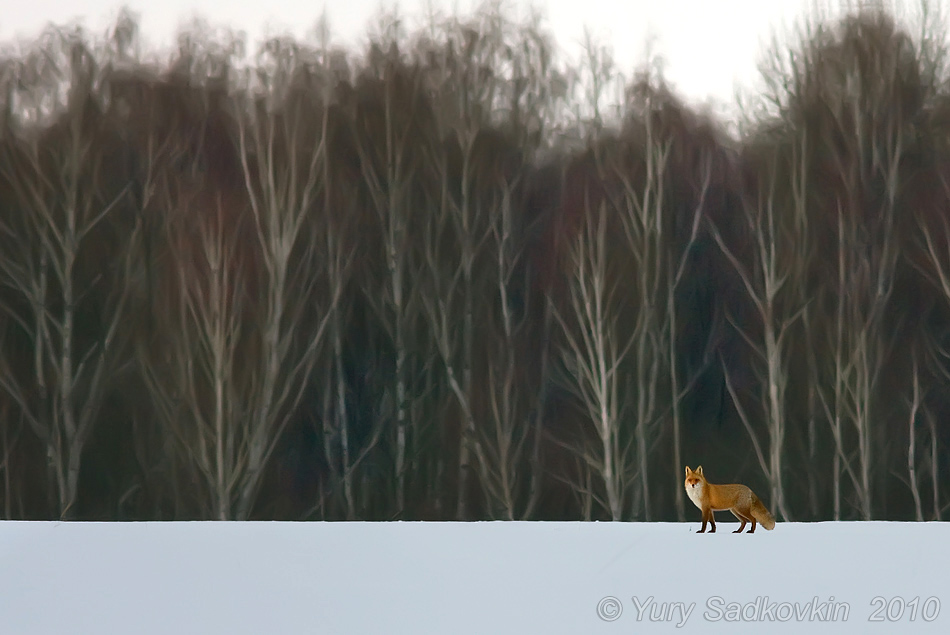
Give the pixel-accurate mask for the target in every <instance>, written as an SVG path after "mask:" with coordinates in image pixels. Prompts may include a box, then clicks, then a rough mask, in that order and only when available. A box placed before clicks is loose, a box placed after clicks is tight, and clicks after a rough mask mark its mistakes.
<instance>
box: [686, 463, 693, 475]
mask: <svg viewBox="0 0 950 635" xmlns="http://www.w3.org/2000/svg"><path fill="white" fill-rule="evenodd" d="M691 471H692V470H690V469H689V466H688V465H687V466H686V476H689V473H690V472H691Z"/></svg>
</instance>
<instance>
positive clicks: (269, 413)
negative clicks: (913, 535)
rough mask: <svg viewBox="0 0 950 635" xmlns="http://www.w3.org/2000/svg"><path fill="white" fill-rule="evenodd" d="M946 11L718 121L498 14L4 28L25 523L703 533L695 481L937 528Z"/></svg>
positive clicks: (1, 380) (652, 76) (814, 28)
mask: <svg viewBox="0 0 950 635" xmlns="http://www.w3.org/2000/svg"><path fill="white" fill-rule="evenodd" d="M922 7H923V8H924V10H922V11H920V12H918V15H916V16H915V17H914V19H913V20H910V19H905V18H902V17H899V16H895V15H894V14H893V13H891V12H888V11H887V10H884V9H880V8H878V9H870V8H868V9H860V10H855V11H852V12H851V13H847V14H842V15H841V16H835V17H827V16H825V17H822V16H817V15H816V16H814V17H812V18H807V19H805V18H803V19H802V20H801V21H800V23H799V24H798V26H796V27H795V28H794V29H791V30H790V31H789V34H788V36H787V37H785V38H775V39H774V41H773V43H772V45H771V48H769V50H767V51H765V52H764V53H763V55H762V60H761V81H760V83H759V86H758V88H757V89H756V90H757V92H756V93H755V94H752V95H750V96H749V97H748V99H747V100H746V101H745V102H744V103H743V105H742V108H741V112H740V114H739V115H737V117H736V119H735V121H732V122H730V121H727V120H726V118H724V117H723V116H722V115H717V114H715V113H714V112H712V110H711V109H710V108H708V107H704V106H701V105H696V104H691V103H690V102H688V101H687V100H685V99H684V98H682V97H680V96H679V95H678V93H677V91H676V90H675V87H673V86H671V85H670V84H669V82H667V81H666V80H665V79H664V75H663V69H662V64H661V63H660V60H658V59H646V60H644V61H643V64H642V65H641V66H640V67H638V68H635V69H625V68H620V67H619V66H618V64H616V63H615V62H614V61H613V58H612V55H611V52H610V50H609V49H607V48H605V47H603V46H600V45H599V44H598V43H597V42H596V40H595V39H594V38H592V37H588V39H587V41H586V46H585V48H584V51H585V52H584V54H583V55H582V56H581V57H580V58H579V59H578V60H576V61H570V60H567V58H566V56H564V55H563V53H562V52H561V51H560V50H559V49H558V47H557V44H556V42H555V41H554V39H553V37H552V36H551V35H550V33H549V32H548V31H547V30H546V27H545V24H544V21H543V19H542V18H540V17H538V16H535V15H531V16H529V17H527V18H515V17H513V16H511V15H509V14H506V13H505V12H504V11H502V10H500V9H498V7H497V5H486V6H485V7H483V8H481V9H479V10H477V11H474V12H473V13H471V14H468V15H456V16H437V15H433V16H431V17H430V18H429V19H428V21H427V22H426V24H425V25H424V26H423V27H420V28H418V29H416V30H415V31H410V30H409V29H407V28H406V27H405V26H404V24H406V23H405V21H404V20H402V19H401V18H400V16H398V15H395V14H391V15H386V16H383V17H381V18H380V20H379V24H378V26H377V27H373V28H370V29H368V32H367V43H366V45H365V47H364V48H363V49H361V50H351V49H347V48H344V47H340V46H336V45H334V44H333V40H332V38H331V37H330V35H331V29H330V28H329V26H328V25H327V23H326V22H325V21H324V22H320V24H319V28H317V29H316V30H315V34H314V36H313V37H312V38H310V39H309V40H298V39H294V38H291V37H272V38H271V39H269V40H267V41H265V42H264V43H263V44H262V45H261V46H260V47H259V48H257V49H254V50H251V47H250V46H249V45H248V43H247V42H246V41H244V39H243V38H242V37H241V36H240V35H239V34H235V33H230V32H227V31H222V30H220V29H218V30H216V29H214V28H212V27H211V26H209V25H207V24H201V23H195V25H193V27H192V28H190V29H185V30H183V31H182V32H181V34H180V36H179V37H178V40H177V42H176V43H175V46H174V47H172V48H169V49H168V50H167V51H164V52H158V51H153V50H146V47H145V46H144V44H143V43H142V38H141V35H140V31H139V25H138V21H137V18H136V16H135V15H134V14H132V13H129V12H123V13H121V14H120V16H119V18H118V19H117V20H116V21H115V23H114V25H113V26H112V27H111V28H110V30H109V31H108V33H104V34H95V33H91V32H89V31H88V30H87V29H85V28H83V27H81V26H77V25H75V24H72V25H59V26H54V25H51V26H50V27H49V28H47V29H46V30H45V31H44V32H43V33H42V34H40V35H39V36H37V37H36V38H35V39H34V40H32V41H29V42H20V43H19V44H17V45H12V44H10V45H7V46H5V47H3V48H2V49H0V111H2V115H0V477H2V483H0V500H2V504H0V515H2V517H3V518H5V519H63V520H146V519H148V520H152V519H155V520H189V519H208V520H214V519H216V520H248V519H251V520H269V519H280V520H613V521H676V520H679V521H683V520H696V519H698V517H699V512H698V510H696V509H694V508H693V507H692V504H691V503H690V502H689V500H688V499H687V497H686V496H685V493H684V491H683V470H684V466H686V465H690V466H692V467H695V466H696V465H697V464H701V465H703V467H704V470H705V472H706V474H707V475H708V477H709V479H710V480H711V481H712V482H719V483H723V482H742V483H745V484H747V485H749V486H750V487H752V489H753V490H755V491H756V492H757V494H758V495H759V496H760V498H762V499H763V501H765V503H766V504H767V505H768V506H769V508H770V509H771V510H772V511H773V513H774V514H775V516H776V518H777V519H778V520H780V521H814V520H870V519H877V520H881V519H887V520H940V519H942V518H943V517H944V515H945V513H946V511H947V508H948V507H950V487H943V486H942V485H941V484H946V483H948V476H950V452H948V448H950V426H948V425H947V424H946V423H945V421H946V417H947V416H948V415H950V390H948V389H950V66H948V57H947V52H948V50H950V48H948V38H947V32H946V28H945V26H944V25H945V24H946V23H947V16H945V15H943V14H941V13H940V12H939V11H938V10H937V8H935V7H933V6H930V7H929V8H928V5H926V4H924V5H922ZM697 54H700V53H699V52H697Z"/></svg>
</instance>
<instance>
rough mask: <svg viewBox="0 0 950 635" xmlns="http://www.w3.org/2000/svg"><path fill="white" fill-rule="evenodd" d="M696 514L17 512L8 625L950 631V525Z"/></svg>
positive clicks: (0, 554) (390, 630)
mask: <svg viewBox="0 0 950 635" xmlns="http://www.w3.org/2000/svg"><path fill="white" fill-rule="evenodd" d="M698 528H699V523H698V522H693V523H684V524H675V523H651V524H641V523H500V522H498V523H21V522H3V523H0V571H2V576H0V633H3V634H5V635H21V634H23V635H32V634H36V633H39V634H44V635H45V634H47V633H49V634H54V633H55V634H62V633H70V634H77V635H78V634H86V633H88V634H90V635H104V634H112V633H117V634H123V635H124V634H136V635H144V634H147V633H163V634H164V633H175V634H179V633H180V634H195V635H204V634H211V633H214V634H217V633H222V634H225V633H227V634H229V635H232V634H238V633H247V634H254V635H270V634H275V635H278V634H284V633H286V634H294V635H296V634H298V633H314V634H320V635H333V634H347V635H350V634H352V635H364V634H365V635H373V634H377V633H380V634H386V635H395V634H402V633H405V634H413V635H415V634H420V633H424V634H429V633H431V634H439V635H442V634H445V635H455V634H467V633H472V634H476V633H477V634H479V635H494V634H499V633H517V634H531V635H534V634H538V635H542V634H546V633H565V634H568V633H570V634H587V633H594V634H598V633H607V634H614V633H616V634H620V633H641V632H648V633H649V632H668V633H673V632H695V633H699V632H702V633H720V632H721V633H727V632H728V633H737V632H739V633H742V632H747V633H752V632H769V633H771V632H782V633H800V632H808V633H882V634H885V633H886V634H889V633H948V632H950V577H948V572H950V549H948V543H950V524H946V523H887V522H873V523H816V524H798V523H795V524H791V523H779V524H778V526H777V527H776V529H775V531H772V532H767V531H764V530H762V529H761V528H759V529H757V530H756V533H755V534H753V535H747V534H742V535H733V534H731V533H730V532H731V530H733V529H735V528H736V525H734V524H731V523H725V522H723V523H720V524H719V526H718V531H717V533H716V534H706V535H696V534H695V533H693V532H695V531H696V529H698ZM878 598H879V599H878ZM598 612H599V613H598ZM653 617H655V618H662V621H659V622H654V621H651V618H653ZM875 618H880V620H881V621H878V622H876V621H874V620H875ZM734 619H738V620H739V621H738V622H736V621H733V620H734ZM782 620H785V621H782ZM678 626H680V627H681V628H677V627H678Z"/></svg>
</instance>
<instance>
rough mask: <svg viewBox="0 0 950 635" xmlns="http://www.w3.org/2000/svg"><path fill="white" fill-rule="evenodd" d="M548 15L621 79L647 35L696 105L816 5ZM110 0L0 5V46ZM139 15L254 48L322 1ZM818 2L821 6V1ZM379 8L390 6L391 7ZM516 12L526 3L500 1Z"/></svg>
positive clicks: (348, 12)
mask: <svg viewBox="0 0 950 635" xmlns="http://www.w3.org/2000/svg"><path fill="white" fill-rule="evenodd" d="M425 1H426V0H402V1H401V2H399V7H400V12H401V13H403V14H404V15H406V16H407V17H409V18H415V17H421V16H422V8H423V6H424V3H425ZM430 2H431V3H432V4H433V5H434V6H436V7H438V8H441V9H443V10H448V11H450V12H451V10H452V7H458V8H459V9H461V11H462V12H463V13H467V12H468V9H469V8H470V7H471V6H472V4H473V2H472V0H430ZM535 3H536V5H537V6H539V7H541V8H542V10H543V12H544V13H545V15H546V17H547V24H548V26H549V28H550V29H551V30H552V31H553V32H554V34H555V37H556V39H557V41H558V43H559V45H560V47H561V49H562V50H563V51H564V52H565V53H567V54H568V55H571V56H574V55H578V54H579V47H580V44H579V43H580V41H581V39H582V36H583V29H584V27H585V25H586V26H588V27H589V28H590V29H591V31H592V33H593V34H594V35H595V36H596V37H597V39H598V40H599V41H602V42H604V43H609V44H611V45H612V46H613V48H614V51H615V59H616V61H617V62H618V65H619V66H620V68H621V69H622V70H624V71H627V70H630V69H632V68H633V67H634V66H635V65H637V64H638V63H639V62H641V61H642V60H643V59H644V57H645V51H646V49H647V42H648V34H652V35H653V36H654V38H655V44H654V46H653V48H654V50H655V51H657V52H658V53H660V54H662V55H663V57H664V58H665V60H666V69H665V70H666V74H667V78H668V79H669V80H671V81H672V82H673V84H674V85H675V86H676V87H677V89H678V90H679V92H680V93H681V94H682V95H684V96H686V97H688V98H690V99H694V100H705V99H706V98H709V97H712V98H713V99H715V100H717V101H719V102H720V103H722V102H727V103H731V102H732V101H733V95H734V85H735V83H736V82H739V83H740V84H742V85H746V86H748V85H749V84H750V83H751V82H753V81H754V80H755V78H756V67H755V64H756V60H757V58H758V56H759V54H760V52H761V51H762V47H763V46H764V45H765V43H767V41H768V40H769V38H770V34H771V33H772V29H773V28H779V29H781V28H782V27H783V24H786V25H787V24H791V23H792V22H793V21H794V20H796V19H797V18H798V17H799V16H801V15H803V14H805V12H806V11H807V9H808V8H809V7H811V6H812V5H813V3H814V0H535ZM121 4H122V3H121V2H119V1H117V0H7V2H5V3H4V5H5V7H4V10H3V11H2V12H0V41H10V40H11V39H13V38H15V37H19V36H25V37H30V36H32V35H35V34H36V33H37V32H38V31H39V30H40V29H41V28H42V27H43V26H44V25H45V24H46V23H48V22H49V21H54V22H57V23H59V22H64V21H68V20H71V19H74V18H82V19H83V20H84V21H85V24H86V25H87V26H88V27H90V28H93V29H103V28H104V27H105V25H107V24H109V23H111V21H112V20H113V19H114V18H115V16H116V14H117V12H118V8H119V6H120V5H121ZM125 4H126V5H127V6H129V7H130V8H131V9H132V10H133V11H135V12H137V13H138V14H139V15H140V17H141V25H142V30H143V32H144V34H145V36H146V38H148V40H149V41H150V42H152V43H155V44H159V45H170V44H172V43H173V36H174V33H175V31H176V29H177V27H178V25H179V24H180V23H181V22H182V21H187V20H189V19H190V18H191V17H192V16H194V15H195V14H196V13H197V14H199V15H201V16H203V17H206V18H207V19H208V20H209V21H210V23H211V24H212V25H213V26H219V25H220V26H225V25H227V26H231V27H234V28H238V29H242V30H244V31H246V32H247V33H248V35H249V36H250V38H251V39H252V40H254V39H256V38H258V37H260V36H261V35H263V34H264V33H267V32H269V31H270V32H275V31H276V32H286V31H290V32H293V33H294V34H296V35H297V36H302V35H305V34H306V32H307V31H308V30H310V29H312V27H313V26H314V24H315V23H316V20H317V18H318V16H319V14H320V11H321V7H322V5H321V3H320V1H319V0H317V1H316V2H304V1H302V0H162V1H158V2H156V1H155V0H128V1H127V2H125ZM823 4H824V3H823ZM383 5H385V6H392V5H393V0H384V2H383ZM508 5H509V6H510V7H516V8H518V9H523V8H524V7H526V6H527V3H526V2H523V1H517V0H508ZM380 6H381V4H380V0H330V1H329V2H327V3H326V7H327V13H328V16H329V18H330V24H331V29H332V32H333V35H334V37H335V39H336V40H337V41H339V42H341V43H345V42H358V41H359V39H358V38H359V37H360V36H361V35H362V34H363V32H364V31H365V27H366V24H367V23H368V21H370V20H372V18H373V17H374V16H375V15H377V14H378V12H379V9H380Z"/></svg>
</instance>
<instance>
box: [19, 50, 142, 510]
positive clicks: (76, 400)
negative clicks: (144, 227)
mask: <svg viewBox="0 0 950 635" xmlns="http://www.w3.org/2000/svg"><path fill="white" fill-rule="evenodd" d="M50 36H51V38H52V39H51V43H50V46H51V47H52V49H51V50H49V51H46V52H45V53H46V54H45V55H40V56H39V57H40V58H42V59H44V60H46V61H47V62H50V63H53V64H59V65H61V66H58V67H57V68H59V70H60V71H61V72H62V73H63V75H64V76H65V77H68V78H69V79H68V90H67V92H66V94H67V96H66V101H65V104H64V106H63V109H62V111H60V112H61V119H60V122H61V123H60V124H59V125H56V126H54V127H53V128H51V129H50V130H49V131H48V132H47V133H45V134H41V133H39V131H33V132H29V133H27V134H26V135H25V136H24V138H22V140H21V141H20V143H18V144H17V147H16V148H15V149H14V148H13V147H11V145H10V144H7V145H6V146H5V149H4V152H6V153H10V152H12V153H13V155H12V156H11V155H9V154H8V156H7V157H5V158H4V160H3V161H2V170H3V174H2V178H3V179H4V180H6V181H7V183H8V184H9V187H10V188H11V189H12V190H13V191H14V193H15V196H16V200H17V205H18V209H17V211H16V213H13V214H8V215H6V216H5V217H4V218H3V219H0V232H3V233H4V234H6V235H7V236H8V237H9V238H13V239H14V240H10V241H9V248H8V249H5V250H4V253H3V254H2V256H0V275H2V278H3V284H5V285H7V286H8V287H10V288H12V289H14V290H15V291H16V292H17V293H18V294H20V296H21V297H22V298H23V300H24V303H23V304H22V306H23V307H24V309H23V310H18V308H16V307H14V306H11V305H7V306H5V307H4V309H5V310H6V311H7V312H8V315H9V316H10V317H12V318H13V319H14V320H15V321H16V322H17V323H18V324H19V326H20V328H22V329H23V331H24V332H25V333H27V334H28V335H29V337H30V339H31V340H32V342H33V346H34V355H33V364H32V376H31V377H26V376H23V375H18V374H17V373H16V372H15V371H14V370H13V369H11V368H9V367H6V368H5V371H6V372H3V373H0V385H2V387H3V389H4V390H5V391H6V392H7V393H8V394H9V396H10V397H11V398H12V399H13V400H14V401H15V402H16V403H17V405H18V407H19V408H20V411H21V412H22V414H23V416H24V417H25V419H26V421H27V423H28V424H29V426H30V428H31V429H32V430H33V431H34V432H35V433H36V435H37V436H38V437H39V438H40V440H41V441H42V442H43V443H44V444H45V445H46V449H47V455H48V459H49V469H50V476H51V482H52V485H53V490H54V492H55V494H54V498H55V507H56V509H57V514H58V515H59V516H60V517H68V516H69V515H70V514H71V513H72V512H74V511H75V510H74V509H73V507H74V505H75V504H76V500H77V495H78V489H79V478H80V470H81V465H82V456H83V451H84V449H85V446H86V443H87V441H88V439H89V437H90V434H91V432H92V429H93V426H94V425H95V423H96V421H97V418H98V415H99V409H100V407H101V405H102V401H103V398H104V396H105V393H106V391H107V390H108V388H109V382H108V378H109V373H110V371H112V370H114V368H115V366H114V365H115V363H116V353H117V350H118V349H119V348H120V347H121V345H122V333H121V329H120V326H121V324H122V320H123V318H124V316H125V313H124V309H125V304H126V298H127V289H126V283H125V272H126V269H127V266H128V252H127V251H123V250H119V251H118V252H117V253H116V260H115V262H114V264H113V266H112V268H111V269H110V270H108V271H106V272H104V274H103V275H101V276H90V275H89V274H88V272H87V271H85V268H86V267H87V266H88V263H87V262H86V261H84V258H86V257H88V254H89V250H90V249H96V247H94V246H93V245H94V243H95V242H96V241H97V240H102V237H103V234H102V232H103V231H105V229H104V228H105V227H106V226H107V225H110V224H112V223H114V218H115V214H116V210H117V208H118V207H119V205H120V204H121V203H122V201H123V199H124V197H125V196H126V193H127V186H126V187H119V188H115V187H109V186H106V185H105V183H106V182H107V179H106V178H105V175H104V173H103V171H104V170H105V169H106V158H105V151H104V147H103V146H105V145H106V144H107V143H108V141H107V139H108V137H107V136H106V134H105V122H104V120H103V119H101V118H100V116H99V114H98V111H97V107H96V105H95V103H94V98H93V93H92V86H93V82H94V81H95V73H96V69H95V63H94V62H93V60H92V57H91V53H90V52H89V51H88V49H87V48H86V46H85V43H84V42H83V41H82V35H81V33H80V34H65V33H59V32H52V33H51V34H50ZM57 55H59V58H57ZM35 61H36V60H35ZM36 63H39V62H38V61H36ZM40 73H41V74H42V71H40ZM54 84H55V83H54ZM37 90H38V91H40V90H42V89H41V88H40V87H37ZM54 92H55V91H54ZM35 97H36V99H35V100H29V101H32V102H33V103H34V104H35V105H34V107H33V109H32V110H31V111H30V112H27V113H25V114H24V116H25V117H26V119H27V120H28V121H29V120H34V121H39V120H42V119H43V118H44V117H46V116H48V115H49V113H50V108H51V106H50V103H49V102H48V101H47V100H45V99H44V98H42V97H41V96H35ZM24 103H28V100H26V99H25V100H24ZM53 103H55V102H53ZM113 183H114V181H113ZM114 226H115V227H116V228H118V227H120V226H121V225H120V224H118V223H116V224H115V225H114ZM128 231H129V234H128V235H126V236H125V237H123V238H122V239H121V242H122V243H123V244H128V243H127V242H126V241H127V240H128V239H129V238H130V237H131V238H132V242H134V235H135V232H137V231H138V226H137V225H135V226H134V227H131V228H129V229H128ZM100 248H101V247H100ZM92 301H98V302H99V303H100V305H99V306H97V307H96V309H95V310H96V311H97V312H98V314H99V320H100V324H99V327H98V332H97V333H96V334H95V335H92V336H91V335H90V334H89V333H84V332H82V331H81V330H80V329H79V328H78V327H77V315H78V313H79V311H80V310H83V309H84V308H85V309H86V310H89V303H90V302H92Z"/></svg>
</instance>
